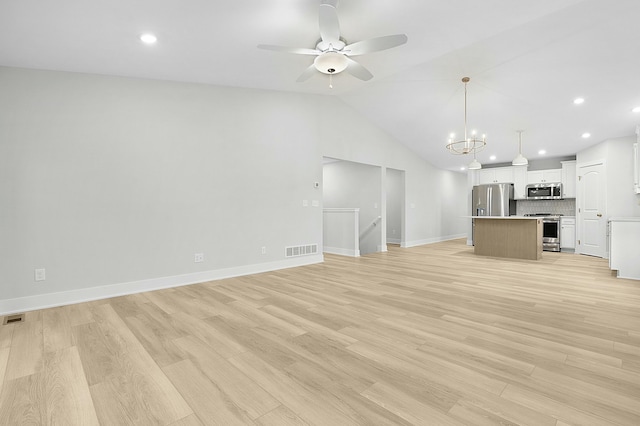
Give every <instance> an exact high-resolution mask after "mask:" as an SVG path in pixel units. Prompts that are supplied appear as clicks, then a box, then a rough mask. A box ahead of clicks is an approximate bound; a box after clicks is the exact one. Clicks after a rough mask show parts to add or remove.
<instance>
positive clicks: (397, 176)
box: [385, 168, 405, 246]
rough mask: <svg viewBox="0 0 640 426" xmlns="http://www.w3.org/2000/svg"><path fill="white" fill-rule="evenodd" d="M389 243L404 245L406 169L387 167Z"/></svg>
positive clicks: (386, 187) (387, 235)
mask: <svg viewBox="0 0 640 426" xmlns="http://www.w3.org/2000/svg"><path fill="white" fill-rule="evenodd" d="M385 190H386V201H387V203H386V204H387V208H386V213H387V220H386V228H387V232H386V238H387V244H394V245H399V246H402V245H404V241H405V239H404V192H405V172H404V170H396V169H389V168H387V169H386V184H385Z"/></svg>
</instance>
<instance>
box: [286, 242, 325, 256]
mask: <svg viewBox="0 0 640 426" xmlns="http://www.w3.org/2000/svg"><path fill="white" fill-rule="evenodd" d="M317 253H318V245H317V244H308V245H304V246H292V247H285V248H284V257H298V256H308V255H310V254H317Z"/></svg>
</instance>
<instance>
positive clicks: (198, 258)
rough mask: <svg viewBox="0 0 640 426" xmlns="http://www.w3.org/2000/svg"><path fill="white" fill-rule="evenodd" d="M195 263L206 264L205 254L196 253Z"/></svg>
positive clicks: (194, 256)
mask: <svg viewBox="0 0 640 426" xmlns="http://www.w3.org/2000/svg"><path fill="white" fill-rule="evenodd" d="M193 261H194V262H195V263H200V262H204V253H196V254H194V255H193Z"/></svg>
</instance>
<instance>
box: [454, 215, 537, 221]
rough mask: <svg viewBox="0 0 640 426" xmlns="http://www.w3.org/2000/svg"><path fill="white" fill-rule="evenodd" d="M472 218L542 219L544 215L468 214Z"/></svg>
mask: <svg viewBox="0 0 640 426" xmlns="http://www.w3.org/2000/svg"><path fill="white" fill-rule="evenodd" d="M467 217H470V218H472V219H511V220H513V219H527V220H530V219H533V220H536V219H542V216H467Z"/></svg>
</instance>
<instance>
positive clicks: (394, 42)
mask: <svg viewBox="0 0 640 426" xmlns="http://www.w3.org/2000/svg"><path fill="white" fill-rule="evenodd" d="M406 42H407V36H406V35H405V34H396V35H389V36H382V37H376V38H370V39H369V40H362V41H357V42H355V43H353V44H349V45H347V46H345V48H344V49H343V50H342V51H343V52H344V53H345V54H347V55H349V56H357V55H364V54H365V53H371V52H379V51H381V50H386V49H391V48H392V47H396V46H400V45H402V44H405V43H406Z"/></svg>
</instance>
